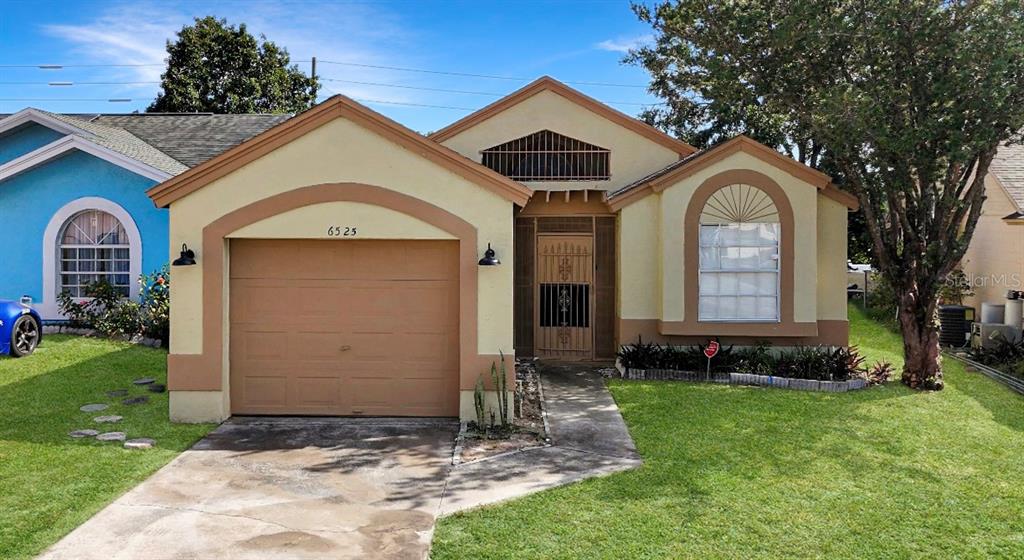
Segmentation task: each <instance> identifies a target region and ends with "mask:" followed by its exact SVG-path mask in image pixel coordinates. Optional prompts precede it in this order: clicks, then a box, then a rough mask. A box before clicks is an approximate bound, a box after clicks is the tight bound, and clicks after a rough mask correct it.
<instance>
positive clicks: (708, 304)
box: [698, 184, 781, 322]
mask: <svg viewBox="0 0 1024 560" xmlns="http://www.w3.org/2000/svg"><path fill="white" fill-rule="evenodd" d="M780 232H781V229H780V227H779V211H778V209H777V208H776V207H775V203H774V202H773V201H772V199H771V197H769V196H768V194H767V193H765V192H764V191H762V190H761V189H758V188H757V187H753V186H751V185H743V184H737V185H728V186H725V187H722V188H721V189H719V190H718V191H716V192H715V193H714V194H712V195H711V197H710V198H708V200H707V202H706V203H705V205H704V208H703V210H702V211H701V215H700V279H699V285H700V299H699V303H698V315H699V318H700V320H701V321H743V322H751V321H763V322H777V321H779V248H780V239H779V238H780Z"/></svg>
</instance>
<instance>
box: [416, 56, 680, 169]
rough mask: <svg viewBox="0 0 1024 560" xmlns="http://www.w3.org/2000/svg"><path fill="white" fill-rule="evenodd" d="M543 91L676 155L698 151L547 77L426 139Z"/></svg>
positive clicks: (438, 138)
mask: <svg viewBox="0 0 1024 560" xmlns="http://www.w3.org/2000/svg"><path fill="white" fill-rule="evenodd" d="M542 91H550V92H552V93H555V94H557V95H560V96H561V97H563V98H565V99H567V100H568V101H570V102H572V103H575V104H576V105H579V106H581V107H583V108H584V109H587V110H589V111H590V112H592V113H594V114H596V115H598V116H600V117H603V118H605V119H607V120H609V121H611V122H613V123H615V124H618V125H619V126H622V127H624V128H627V129H629V130H631V131H633V132H635V133H637V134H640V135H641V136H644V137H645V138H647V139H648V140H651V141H653V142H656V143H658V144H661V145H662V146H665V147H666V148H668V149H670V150H672V151H674V152H676V153H678V154H679V155H680V156H687V155H690V154H692V153H694V152H696V151H697V149H696V148H694V147H693V146H691V145H689V144H687V143H686V142H683V141H682V140H679V139H678V138H675V137H673V136H670V135H668V134H666V133H665V132H662V131H661V130H658V129H657V128H655V127H653V126H651V125H649V124H647V123H645V122H643V121H641V120H640V119H637V118H635V117H632V116H630V115H627V114H625V113H623V112H621V111H619V110H618V109H614V108H612V107H610V106H608V105H606V104H604V103H601V102H600V101H598V100H596V99H594V98H593V97H590V96H588V95H587V94H585V93H583V92H581V91H579V90H577V89H573V88H571V87H569V86H568V85H566V84H564V83H562V82H560V81H558V80H556V79H555V78H552V77H551V76H548V75H544V76H541V77H539V78H537V79H536V80H534V81H532V82H530V83H529V84H527V85H525V86H523V87H522V88H519V89H518V90H516V91H514V92H512V93H510V94H508V95H506V96H505V97H502V98H501V99H499V100H497V101H495V102H494V103H491V104H490V105H487V106H486V107H484V108H483V109H480V110H478V111H475V112H473V113H470V114H469V115H467V116H465V117H463V118H461V119H459V120H457V121H455V122H453V123H452V124H450V125H448V126H446V127H444V128H442V129H441V130H438V131H436V132H433V133H431V134H429V135H428V137H429V138H430V139H431V140H434V141H436V142H444V141H445V140H448V139H449V138H452V137H454V136H457V135H458V134H460V133H462V132H463V131H465V130H468V129H470V128H472V127H473V126H476V125H477V124H478V123H480V122H483V121H485V120H487V119H490V118H491V117H493V116H495V115H497V114H499V113H502V112H504V111H505V110H507V109H509V108H511V107H514V106H516V105H518V104H519V103H522V102H523V101H526V100H527V99H529V98H531V97H533V96H534V95H537V94H538V93H540V92H542Z"/></svg>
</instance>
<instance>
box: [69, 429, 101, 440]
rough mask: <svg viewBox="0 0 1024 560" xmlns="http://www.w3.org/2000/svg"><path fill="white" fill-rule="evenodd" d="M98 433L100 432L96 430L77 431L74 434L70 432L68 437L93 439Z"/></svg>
mask: <svg viewBox="0 0 1024 560" xmlns="http://www.w3.org/2000/svg"><path fill="white" fill-rule="evenodd" d="M98 433H99V432H98V431H96V430H75V431H73V432H68V435H69V436H71V437H73V438H86V437H93V436H95V435H96V434H98Z"/></svg>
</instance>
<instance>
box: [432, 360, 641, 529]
mask: <svg viewBox="0 0 1024 560" xmlns="http://www.w3.org/2000/svg"><path fill="white" fill-rule="evenodd" d="M540 376H541V385H542V386H543V390H544V402H545V406H546V408H547V412H548V423H549V429H550V432H551V433H550V435H551V440H552V445H551V446H550V447H542V448H537V449H528V450H525V451H520V452H518V453H512V454H508V455H502V456H497V457H494V458H491V459H484V460H481V461H475V462H473V463H466V464H463V465H459V466H457V467H453V468H452V471H451V473H450V474H449V475H448V483H447V486H446V488H445V493H444V496H443V498H442V500H441V506H440V508H439V510H438V513H439V514H440V515H441V516H444V515H449V514H452V513H455V512H458V511H462V510H465V509H470V508H474V507H479V506H483V505H488V504H493V503H496V502H501V501H504V500H509V499H513V498H518V497H520V496H525V495H527V494H532V493H533V492H539V491H541V490H547V489H549V488H554V487H557V486H562V485H564V484H569V483H572V482H576V481H578V480H582V479H585V478H590V477H594V476H602V475H606V474H611V473H615V472H619V471H623V470H628V469H633V468H636V467H638V466H640V465H641V464H642V461H641V460H640V456H639V455H638V454H637V452H636V446H635V445H634V444H633V439H632V438H631V437H630V435H629V430H627V429H626V423H625V422H624V421H623V420H622V416H621V415H620V414H619V409H618V407H617V406H616V405H615V401H614V400H613V399H612V396H611V394H609V393H608V390H607V389H606V388H605V386H604V381H603V380H602V379H601V376H600V375H599V374H598V373H597V372H596V368H594V367H593V366H591V365H586V364H582V365H576V364H571V365H556V364H541V365H540Z"/></svg>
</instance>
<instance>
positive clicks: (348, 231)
mask: <svg viewBox="0 0 1024 560" xmlns="http://www.w3.org/2000/svg"><path fill="white" fill-rule="evenodd" d="M356 234H357V232H356V228H355V226H331V227H329V228H327V236H328V237H355V236H356Z"/></svg>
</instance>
